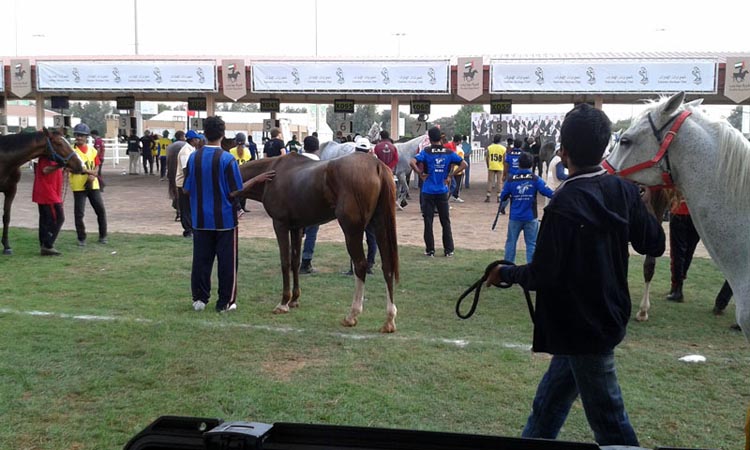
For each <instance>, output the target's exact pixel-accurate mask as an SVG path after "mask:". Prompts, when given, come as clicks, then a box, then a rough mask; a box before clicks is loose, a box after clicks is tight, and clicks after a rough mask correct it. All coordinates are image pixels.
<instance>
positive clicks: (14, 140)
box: [0, 128, 82, 255]
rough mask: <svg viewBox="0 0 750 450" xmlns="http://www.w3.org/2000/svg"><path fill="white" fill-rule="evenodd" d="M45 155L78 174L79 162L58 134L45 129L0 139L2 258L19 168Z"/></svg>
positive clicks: (6, 250)
mask: <svg viewBox="0 0 750 450" xmlns="http://www.w3.org/2000/svg"><path fill="white" fill-rule="evenodd" d="M42 155H46V156H47V157H49V158H50V159H51V160H53V161H54V162H56V163H57V164H60V165H62V166H66V167H69V168H70V169H71V170H72V171H73V172H74V173H80V172H81V169H82V165H81V160H80V159H79V158H78V156H76V153H75V152H74V151H73V149H72V148H71V147H70V144H69V143H68V141H67V140H65V137H64V136H63V135H62V133H60V132H58V131H56V130H52V131H49V130H47V129H46V128H45V129H44V130H42V131H36V132H33V133H18V134H10V135H7V136H0V192H2V193H3V194H5V202H4V205H3V238H2V244H3V254H4V255H12V254H13V249H11V247H10V244H9V243H8V227H9V225H10V207H11V205H12V204H13V199H14V198H15V197H16V190H17V188H18V181H19V180H20V179H21V166H22V165H23V164H24V163H26V162H28V161H30V160H32V159H34V158H38V157H39V156H42Z"/></svg>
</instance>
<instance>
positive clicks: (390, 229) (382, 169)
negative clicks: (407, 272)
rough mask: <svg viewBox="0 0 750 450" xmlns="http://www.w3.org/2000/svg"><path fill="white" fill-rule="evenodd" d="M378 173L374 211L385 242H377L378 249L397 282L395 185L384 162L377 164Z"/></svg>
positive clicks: (391, 174)
mask: <svg viewBox="0 0 750 450" xmlns="http://www.w3.org/2000/svg"><path fill="white" fill-rule="evenodd" d="M378 175H379V177H380V195H379V196H378V203H377V207H376V211H379V212H380V217H381V222H380V225H381V227H382V229H383V235H384V237H385V242H383V243H381V242H378V250H379V251H380V257H381V258H382V260H383V265H385V264H386V261H387V262H388V263H390V266H391V269H392V270H393V278H394V280H395V281H396V283H398V281H399V266H398V239H397V236H396V234H397V233H396V185H395V183H394V182H393V173H392V172H391V171H390V169H388V167H387V166H386V165H385V164H383V163H379V164H378ZM381 244H385V245H381Z"/></svg>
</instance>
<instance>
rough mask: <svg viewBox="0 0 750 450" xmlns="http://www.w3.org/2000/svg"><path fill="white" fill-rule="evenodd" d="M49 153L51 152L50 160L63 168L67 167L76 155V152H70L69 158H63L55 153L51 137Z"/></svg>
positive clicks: (48, 141) (48, 142)
mask: <svg viewBox="0 0 750 450" xmlns="http://www.w3.org/2000/svg"><path fill="white" fill-rule="evenodd" d="M47 151H48V152H49V157H50V159H51V160H52V161H54V162H56V163H58V164H60V165H62V166H67V165H68V161H70V159H71V158H72V157H73V156H74V155H75V152H70V154H69V155H68V156H65V157H63V156H61V155H60V154H59V153H57V152H56V151H55V148H54V147H53V146H52V141H51V140H50V138H49V137H47Z"/></svg>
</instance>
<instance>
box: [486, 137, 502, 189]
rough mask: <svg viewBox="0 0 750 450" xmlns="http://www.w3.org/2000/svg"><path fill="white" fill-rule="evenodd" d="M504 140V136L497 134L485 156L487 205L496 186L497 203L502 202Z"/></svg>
mask: <svg viewBox="0 0 750 450" xmlns="http://www.w3.org/2000/svg"><path fill="white" fill-rule="evenodd" d="M502 139H503V138H502V136H500V135H499V134H496V135H495V136H494V137H493V138H492V144H490V145H489V146H488V147H487V152H486V153H485V155H484V162H485V163H486V164H487V196H486V197H485V198H484V202H485V203H489V202H490V195H492V189H493V188H494V187H495V186H497V198H498V200H497V201H498V202H500V191H501V190H502V189H503V184H502V180H503V168H504V160H505V147H503V146H502V145H501V144H500V142H501V141H502Z"/></svg>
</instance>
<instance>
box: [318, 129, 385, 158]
mask: <svg viewBox="0 0 750 450" xmlns="http://www.w3.org/2000/svg"><path fill="white" fill-rule="evenodd" d="M381 130H382V128H381V122H373V123H372V126H371V127H370V130H369V131H368V132H367V136H365V137H367V138H368V139H369V140H370V142H375V141H377V140H378V139H380V131H381ZM350 153H354V142H341V143H340V142H336V141H326V142H323V143H322V144H320V160H321V161H328V160H329V159H334V158H340V157H342V156H346V155H348V154H350Z"/></svg>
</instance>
